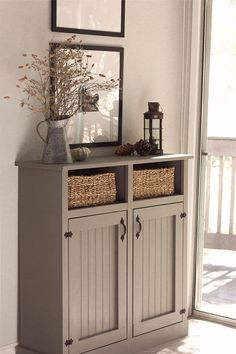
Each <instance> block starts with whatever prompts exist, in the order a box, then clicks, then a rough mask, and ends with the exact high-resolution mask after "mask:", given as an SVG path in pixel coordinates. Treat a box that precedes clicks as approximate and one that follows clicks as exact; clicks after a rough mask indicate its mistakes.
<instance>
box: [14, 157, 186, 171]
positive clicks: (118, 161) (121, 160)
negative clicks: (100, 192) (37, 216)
mask: <svg viewBox="0 0 236 354" xmlns="http://www.w3.org/2000/svg"><path fill="white" fill-rule="evenodd" d="M191 158H193V155H191V154H164V155H162V156H122V157H120V156H102V157H100V156H99V157H91V158H89V159H87V160H86V161H80V162H75V163H72V164H45V163H42V162H41V161H16V163H15V165H16V166H18V167H25V168H36V169H46V170H56V171H62V170H67V171H69V170H83V169H89V168H102V167H112V166H129V165H138V164H145V163H158V162H168V161H178V160H179V161H181V160H188V159H191Z"/></svg>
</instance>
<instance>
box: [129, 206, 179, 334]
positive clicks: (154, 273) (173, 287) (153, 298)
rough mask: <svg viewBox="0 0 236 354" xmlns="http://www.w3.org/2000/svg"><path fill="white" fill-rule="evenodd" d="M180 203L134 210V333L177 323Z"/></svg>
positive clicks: (141, 332)
mask: <svg viewBox="0 0 236 354" xmlns="http://www.w3.org/2000/svg"><path fill="white" fill-rule="evenodd" d="M182 212H183V204H182V203H179V204H169V205H162V206H156V207H150V208H142V209H136V210H135V211H134V222H135V228H134V317H133V318H134V325H133V333H134V335H135V336H136V335H140V334H143V333H145V332H150V331H153V330H156V329H159V328H162V327H166V326H169V325H171V324H174V323H177V322H181V321H182V320H183V314H181V310H182V307H183V297H182V293H183V253H182V249H183V221H182V219H181V214H182Z"/></svg>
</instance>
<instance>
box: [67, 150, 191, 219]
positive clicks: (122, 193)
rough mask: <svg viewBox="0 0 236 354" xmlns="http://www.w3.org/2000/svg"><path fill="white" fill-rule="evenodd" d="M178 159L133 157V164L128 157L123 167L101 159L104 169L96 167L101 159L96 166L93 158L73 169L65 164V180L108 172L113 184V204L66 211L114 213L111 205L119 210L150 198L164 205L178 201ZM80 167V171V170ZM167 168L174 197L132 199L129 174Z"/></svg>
mask: <svg viewBox="0 0 236 354" xmlns="http://www.w3.org/2000/svg"><path fill="white" fill-rule="evenodd" d="M168 156H170V155H168ZM180 156H181V159H178V160H177V159H174V160H170V159H169V158H167V160H166V161H163V156H161V157H158V158H156V157H153V158H152V157H148V158H146V157H145V159H144V158H143V157H141V158H140V160H138V159H137V157H135V158H134V160H133V161H132V160H131V159H130V157H129V158H124V159H123V164H121V162H122V160H119V161H117V158H114V159H112V158H110V160H109V162H108V160H105V161H106V164H107V165H108V166H100V165H99V164H100V163H101V160H99V159H98V161H97V164H96V160H95V159H93V160H88V161H86V162H85V163H83V164H80V165H76V166H74V165H69V166H68V167H67V175H68V177H69V176H93V175H97V174H102V173H109V172H112V173H115V182H116V190H117V195H116V201H115V202H114V203H107V204H101V205H93V206H82V207H76V208H68V209H69V212H71V214H73V213H72V211H73V210H78V211H80V210H82V209H85V210H86V209H88V208H93V209H96V210H98V211H101V212H103V211H102V210H103V209H104V210H105V211H106V212H107V207H111V208H115V210H117V207H113V205H117V206H118V209H119V208H121V209H122V205H123V206H125V204H126V203H134V204H135V205H143V204H145V203H143V201H145V200H146V199H147V200H149V201H150V200H152V199H153V200H154V201H155V200H159V201H161V200H164V201H165V202H168V199H169V200H170V202H171V201H172V202H173V201H174V200H177V201H181V200H182V199H181V196H182V195H183V183H182V180H183V179H182V175H183V160H184V158H183V156H184V155H180ZM186 156H188V155H186ZM105 161H104V163H105ZM112 161H114V164H113V165H112ZM117 162H118V163H117ZM83 166H84V168H82V167H83ZM73 167H75V168H73ZM169 167H174V168H175V172H174V194H171V195H160V196H155V197H148V198H140V199H135V198H134V197H133V171H140V170H146V169H162V168H169ZM149 204H150V202H149ZM121 209H120V210H121ZM112 210H113V209H112Z"/></svg>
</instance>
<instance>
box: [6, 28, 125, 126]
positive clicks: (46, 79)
mask: <svg viewBox="0 0 236 354" xmlns="http://www.w3.org/2000/svg"><path fill="white" fill-rule="evenodd" d="M75 41H76V36H75V35H73V36H72V37H70V38H68V39H67V40H65V41H64V42H62V43H60V44H52V45H51V50H50V51H49V52H48V55H46V56H43V57H42V58H40V57H39V56H38V55H36V54H34V53H33V54H30V55H28V54H26V53H23V54H22V56H23V57H25V58H26V60H27V63H26V64H24V65H19V66H18V68H19V69H20V70H25V74H24V76H22V77H20V78H19V79H18V82H17V84H16V87H17V88H20V89H22V91H23V93H24V94H25V97H24V98H23V99H17V100H19V101H20V106H21V107H24V106H25V107H27V108H28V109H29V110H31V111H33V112H40V113H42V114H43V115H44V117H45V119H46V120H59V119H61V117H64V118H65V116H67V117H71V116H73V115H74V114H76V113H78V112H79V111H83V102H84V97H85V96H88V95H89V96H90V97H93V96H95V95H96V94H97V93H98V92H99V91H109V90H112V89H114V88H117V87H118V84H119V80H118V79H117V80H116V79H111V78H107V77H106V76H105V75H103V74H102V73H94V70H93V68H94V65H95V64H94V63H92V64H90V59H91V57H92V56H91V55H89V54H88V53H87V52H86V50H84V49H83V48H82V44H81V42H80V44H79V45H78V46H75V45H72V43H74V42H75ZM4 98H5V99H10V98H11V97H10V96H5V97H4Z"/></svg>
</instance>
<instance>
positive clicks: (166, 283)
mask: <svg viewBox="0 0 236 354" xmlns="http://www.w3.org/2000/svg"><path fill="white" fill-rule="evenodd" d="M190 157H191V156H189V155H164V156H159V157H138V156H133V157H122V158H121V157H100V158H91V159H89V160H88V161H83V162H80V163H75V164H68V165H46V164H42V163H40V162H38V163H37V162H22V163H19V164H18V165H19V331H18V332H19V346H18V348H17V354H83V353H90V354H110V353H112V354H121V353H122V354H130V353H138V352H142V351H145V350H147V349H148V348H150V347H154V346H156V345H158V344H161V343H163V342H165V341H167V340H172V339H175V338H178V337H181V336H184V335H186V334H187V330H188V323H187V314H186V313H184V308H186V279H187V276H186V269H187V266H186V259H187V254H186V253H187V246H186V222H185V220H186V219H185V218H181V217H180V216H181V214H182V216H183V213H184V212H186V209H187V184H188V183H187V162H188V161H187V160H188V159H189V158H190ZM163 167H174V168H175V193H174V195H171V196H161V197H158V198H150V199H143V200H134V197H133V171H134V170H135V169H145V168H163ZM111 171H112V172H114V173H115V175H116V184H117V201H116V202H115V203H113V204H110V205H100V206H94V207H84V208H77V209H69V207H68V177H69V176H70V175H83V174H87V173H88V174H96V173H98V172H99V173H103V172H104V173H106V172H111Z"/></svg>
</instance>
